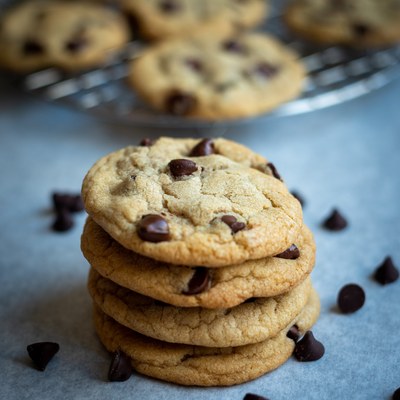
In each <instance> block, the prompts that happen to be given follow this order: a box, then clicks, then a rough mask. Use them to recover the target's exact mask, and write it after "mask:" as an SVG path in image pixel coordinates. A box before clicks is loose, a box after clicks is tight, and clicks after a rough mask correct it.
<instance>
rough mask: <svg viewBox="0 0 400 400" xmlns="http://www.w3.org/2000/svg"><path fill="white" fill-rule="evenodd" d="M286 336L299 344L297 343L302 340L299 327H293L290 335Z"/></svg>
mask: <svg viewBox="0 0 400 400" xmlns="http://www.w3.org/2000/svg"><path fill="white" fill-rule="evenodd" d="M286 336H287V337H288V338H289V339H292V340H293V341H294V342H295V343H297V341H298V340H299V339H300V337H301V334H300V331H299V327H298V326H297V325H293V326H292V327H291V328H290V329H289V330H288V333H287V334H286Z"/></svg>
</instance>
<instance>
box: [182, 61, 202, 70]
mask: <svg viewBox="0 0 400 400" xmlns="http://www.w3.org/2000/svg"><path fill="white" fill-rule="evenodd" d="M185 64H186V65H187V66H188V67H189V68H190V69H192V70H193V71H196V72H201V71H202V70H203V63H202V62H201V61H200V60H198V59H196V58H187V59H186V60H185Z"/></svg>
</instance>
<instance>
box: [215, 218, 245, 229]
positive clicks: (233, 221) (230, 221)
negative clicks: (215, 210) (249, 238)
mask: <svg viewBox="0 0 400 400" xmlns="http://www.w3.org/2000/svg"><path fill="white" fill-rule="evenodd" d="M221 221H222V222H224V223H225V224H227V225H228V226H229V227H230V228H231V230H232V233H236V232H238V231H241V230H242V229H244V228H245V227H246V224H245V223H244V222H239V221H238V220H237V218H236V217H234V216H233V215H224V216H222V217H221Z"/></svg>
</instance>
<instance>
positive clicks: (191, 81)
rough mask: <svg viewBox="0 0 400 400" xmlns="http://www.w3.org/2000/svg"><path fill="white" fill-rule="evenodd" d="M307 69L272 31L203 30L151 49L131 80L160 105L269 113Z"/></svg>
mask: <svg viewBox="0 0 400 400" xmlns="http://www.w3.org/2000/svg"><path fill="white" fill-rule="evenodd" d="M304 77H305V69H304V67H303V65H302V63H301V62H300V61H299V60H298V57H297V55H296V54H295V53H294V52H293V51H292V50H290V49H288V48H287V47H285V46H284V45H283V44H280V43H279V42H278V41H277V40H275V39H273V38H272V37H270V36H267V35H263V34H257V33H249V34H243V35H238V36H234V37H231V36H224V35H222V36H218V35H210V34H202V35H196V36H191V37H188V38H183V39H177V40H170V41H166V42H163V43H161V44H158V45H156V46H153V47H150V48H148V49H147V50H146V51H145V52H144V53H143V55H142V56H141V57H140V58H139V59H137V60H135V61H134V62H133V63H132V67H131V70H130V75H129V81H130V83H131V85H132V86H133V88H134V89H135V90H136V91H137V92H138V94H139V95H140V96H141V97H142V98H143V99H144V100H145V101H147V102H148V103H149V104H150V105H151V106H153V107H154V108H155V109H157V110H159V111H162V112H166V113H170V114H174V115H178V116H185V117H195V118H199V119H206V120H222V119H229V118H242V117H249V116H254V115H258V114H261V113H265V112H267V111H270V110H272V109H274V108H275V107H277V106H279V105H280V104H282V103H284V102H286V101H289V100H291V99H293V98H295V97H296V96H298V95H299V94H300V92H301V90H302V87H303V81H304Z"/></svg>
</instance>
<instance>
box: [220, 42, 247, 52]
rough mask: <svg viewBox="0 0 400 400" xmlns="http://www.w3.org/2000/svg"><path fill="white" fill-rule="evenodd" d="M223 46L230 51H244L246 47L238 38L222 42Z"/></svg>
mask: <svg viewBox="0 0 400 400" xmlns="http://www.w3.org/2000/svg"><path fill="white" fill-rule="evenodd" d="M222 48H223V49H224V50H225V51H229V52H231V53H238V54H240V53H244V47H243V45H242V44H241V43H239V42H238V41H237V40H233V39H230V40H227V41H225V42H223V43H222Z"/></svg>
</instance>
